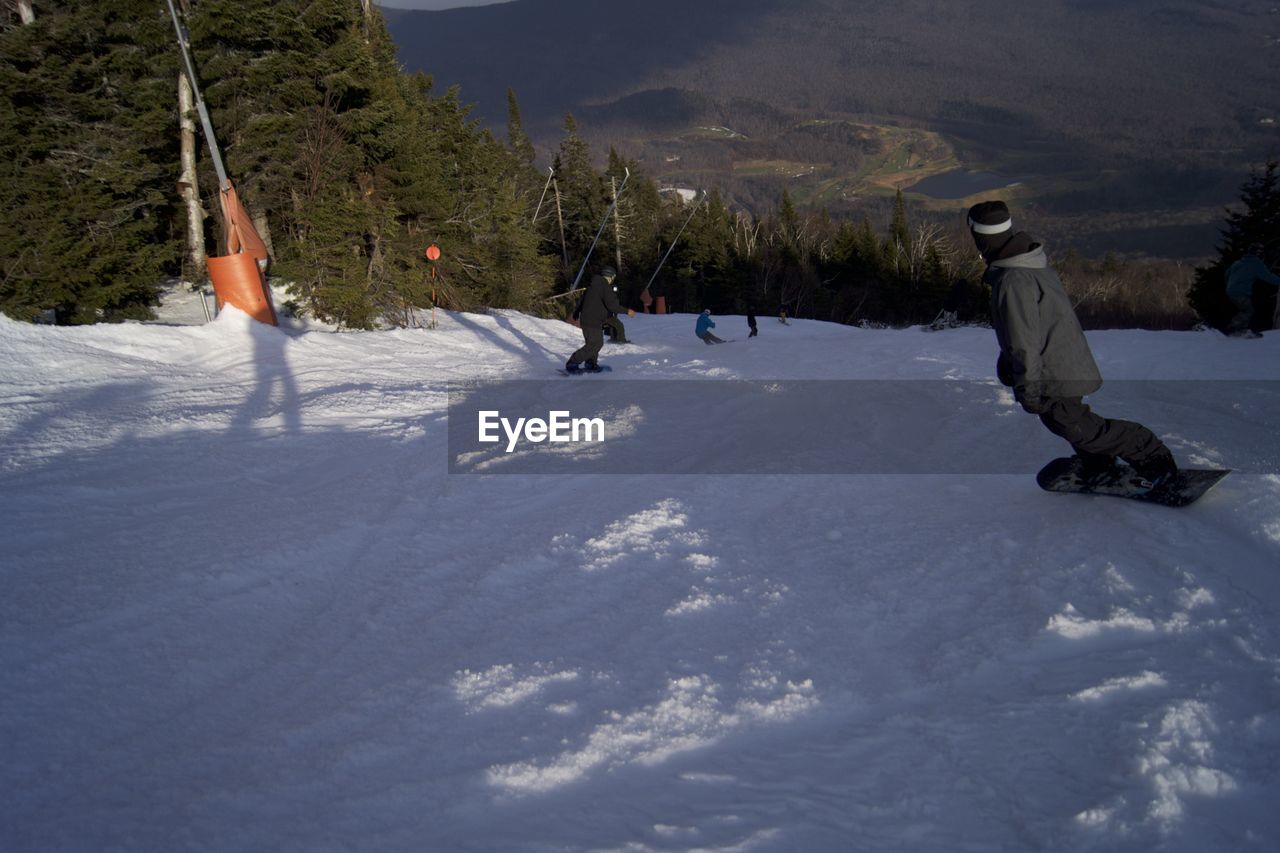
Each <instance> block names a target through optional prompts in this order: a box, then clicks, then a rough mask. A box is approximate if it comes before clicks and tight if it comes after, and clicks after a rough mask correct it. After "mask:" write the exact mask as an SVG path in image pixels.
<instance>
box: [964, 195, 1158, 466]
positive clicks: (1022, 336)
mask: <svg viewBox="0 0 1280 853" xmlns="http://www.w3.org/2000/svg"><path fill="white" fill-rule="evenodd" d="M968 223H969V230H970V232H971V233H972V234H973V240H974V243H976V244H977V247H978V251H979V252H981V253H982V258H983V260H985V261H986V262H987V271H986V274H985V275H984V276H983V281H985V282H986V283H987V284H988V285H990V286H991V325H992V326H993V327H994V329H995V332H996V339H997V340H998V341H999V342H1000V358H999V360H998V361H997V363H996V373H997V375H998V376H999V378H1000V381H1001V382H1002V383H1003V384H1004V385H1006V386H1008V387H1010V388H1012V389H1013V393H1014V397H1015V398H1016V399H1017V401H1018V403H1019V404H1021V406H1022V408H1023V409H1025V410H1026V411H1028V412H1030V413H1031V414H1033V415H1038V416H1039V417H1040V421H1041V423H1043V424H1044V425H1045V426H1046V427H1047V428H1048V429H1049V431H1050V432H1052V433H1053V434H1054V435H1057V436H1059V437H1060V438H1063V439H1066V441H1067V442H1068V443H1070V444H1071V447H1072V449H1073V450H1075V454H1076V457H1075V458H1076V459H1077V460H1078V465H1079V470H1080V474H1081V476H1082V477H1083V478H1084V479H1085V481H1086V482H1089V481H1091V480H1102V479H1108V478H1115V477H1120V476H1130V477H1131V478H1132V484H1133V485H1134V487H1136V488H1139V489H1151V488H1155V487H1156V486H1158V485H1159V484H1161V483H1163V482H1165V481H1166V480H1170V479H1172V478H1173V477H1174V476H1176V474H1177V472H1178V466H1177V465H1176V463H1175V462H1174V459H1173V454H1172V453H1171V452H1170V451H1169V448H1167V447H1165V445H1164V443H1163V442H1162V441H1160V439H1159V438H1157V437H1156V435H1155V433H1153V432H1152V431H1151V430H1149V429H1147V428H1146V427H1145V426H1142V425H1141V424H1138V423H1134V422H1132V421H1122V420H1109V419H1107V418H1103V417H1100V416H1098V415H1097V414H1094V412H1093V411H1092V410H1090V408H1089V406H1087V405H1086V404H1085V403H1084V400H1083V397H1084V396H1085V395H1086V394H1092V393H1093V392H1095V391H1097V390H1098V389H1099V388H1101V387H1102V375H1101V374H1100V373H1099V372H1098V366H1097V364H1096V363H1095V362H1094V360H1093V354H1092V353H1091V352H1090V350H1089V344H1088V342H1087V341H1086V340H1085V337H1084V332H1083V330H1082V329H1081V328H1080V321H1079V320H1078V319H1077V317H1076V315H1075V311H1074V309H1073V308H1072V307H1071V300H1070V299H1069V298H1068V296H1067V293H1066V290H1065V289H1064V288H1063V286H1062V281H1061V280H1060V279H1059V278H1058V274H1057V273H1056V272H1054V271H1053V269H1052V268H1051V267H1050V266H1049V260H1048V257H1047V256H1046V255H1045V252H1044V247H1043V246H1042V245H1041V244H1040V243H1037V242H1034V241H1033V240H1032V239H1031V237H1030V236H1028V235H1027V234H1026V233H1025V232H1022V231H1015V230H1013V221H1012V220H1011V219H1010V217H1009V208H1008V207H1007V206H1006V205H1005V203H1004V202H1002V201H987V202H982V203H981V204H976V205H974V206H973V207H971V208H969V218H968ZM1117 458H1118V459H1121V460H1123V461H1125V462H1128V463H1129V464H1130V465H1131V466H1132V469H1133V470H1132V472H1128V471H1125V470H1124V469H1121V468H1120V467H1119V466H1118V465H1117V464H1116V459H1117Z"/></svg>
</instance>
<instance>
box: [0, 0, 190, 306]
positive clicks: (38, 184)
mask: <svg viewBox="0 0 1280 853" xmlns="http://www.w3.org/2000/svg"><path fill="white" fill-rule="evenodd" d="M39 12H40V14H39V15H38V16H36V17H35V19H34V21H33V22H32V23H31V24H30V25H28V26H21V27H16V28H11V29H7V30H4V31H2V32H0V90H3V97H0V184H2V185H3V187H4V189H3V191H2V192H3V196H2V199H3V201H0V259H2V261H0V310H2V311H4V312H5V313H7V314H9V315H10V316H13V317H16V318H21V319H28V320H30V319H35V318H36V317H37V316H38V315H40V314H41V313H42V312H44V311H49V310H53V311H54V312H55V313H56V317H57V320H58V322H63V323H86V322H94V321H97V320H118V319H127V318H145V317H148V316H150V307H149V306H151V305H153V304H155V302H156V299H157V285H158V284H159V283H160V281H161V280H162V279H163V278H164V277H165V275H166V273H168V272H172V271H175V270H176V269H177V266H178V252H177V251H176V247H175V245H174V244H173V243H171V242H169V239H168V238H169V236H170V232H171V226H172V222H173V217H174V214H175V210H174V201H175V199H174V197H173V192H172V187H173V184H174V182H175V180H176V174H177V170H176V167H175V166H174V164H176V161H177V132H176V122H175V120H174V102H175V99H176V91H177V89H176V80H177V73H178V66H177V61H176V53H175V51H174V47H173V31H172V25H171V24H170V23H169V21H168V17H167V12H166V11H165V10H164V8H163V6H159V5H156V6H151V7H149V8H144V9H142V10H139V9H138V7H137V3H135V2H130V0H98V2H93V3H90V2H87V0H68V1H67V2H62V3H58V4H49V5H42V6H41V7H40V8H39Z"/></svg>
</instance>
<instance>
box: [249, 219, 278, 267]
mask: <svg viewBox="0 0 1280 853" xmlns="http://www.w3.org/2000/svg"><path fill="white" fill-rule="evenodd" d="M249 216H250V218H251V219H252V220H253V229H254V230H255V231H257V232H258V236H259V237H261V238H262V245H264V246H266V247H267V257H268V258H269V259H274V258H275V256H276V250H275V246H273V245H272V244H271V222H270V221H269V220H268V219H267V214H266V213H264V212H262V211H260V210H259V211H255V212H254V213H251V214H250V215H249Z"/></svg>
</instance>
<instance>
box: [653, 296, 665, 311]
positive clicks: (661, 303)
mask: <svg viewBox="0 0 1280 853" xmlns="http://www.w3.org/2000/svg"><path fill="white" fill-rule="evenodd" d="M653 313H655V314H665V313H667V297H665V296H659V297H658V298H657V299H656V300H655V304H654V306H653Z"/></svg>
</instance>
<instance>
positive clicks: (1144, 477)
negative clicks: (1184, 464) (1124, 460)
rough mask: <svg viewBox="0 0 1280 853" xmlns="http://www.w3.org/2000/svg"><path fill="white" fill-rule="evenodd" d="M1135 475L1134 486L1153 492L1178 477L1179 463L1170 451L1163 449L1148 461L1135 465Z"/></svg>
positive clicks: (1141, 461) (1147, 459)
mask: <svg viewBox="0 0 1280 853" xmlns="http://www.w3.org/2000/svg"><path fill="white" fill-rule="evenodd" d="M1133 473H1134V474H1135V480H1134V483H1133V485H1134V486H1136V487H1137V488H1140V489H1143V490H1145V491H1151V490H1152V489H1154V488H1157V487H1159V486H1162V485H1164V484H1165V483H1167V482H1169V481H1170V480H1172V479H1173V478H1174V477H1176V476H1178V463H1177V462H1175V461H1174V460H1173V454H1172V453H1171V452H1169V449H1168V448H1167V447H1162V448H1160V450H1159V451H1158V452H1156V453H1154V454H1152V455H1151V456H1149V457H1147V458H1146V459H1143V460H1140V461H1138V462H1135V463H1133Z"/></svg>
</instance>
